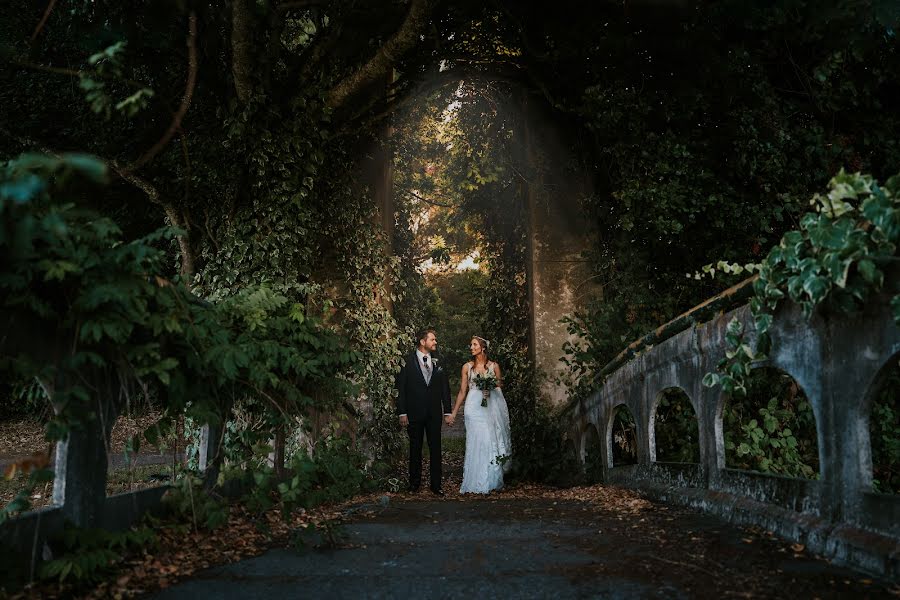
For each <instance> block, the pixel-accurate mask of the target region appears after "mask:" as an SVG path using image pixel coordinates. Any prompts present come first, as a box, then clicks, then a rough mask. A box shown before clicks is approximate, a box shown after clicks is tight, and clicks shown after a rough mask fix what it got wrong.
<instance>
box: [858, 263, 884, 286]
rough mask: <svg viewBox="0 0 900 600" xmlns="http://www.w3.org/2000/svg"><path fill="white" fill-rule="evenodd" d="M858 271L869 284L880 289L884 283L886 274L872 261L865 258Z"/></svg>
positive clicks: (859, 264)
mask: <svg viewBox="0 0 900 600" xmlns="http://www.w3.org/2000/svg"><path fill="white" fill-rule="evenodd" d="M856 269H857V271H859V274H860V275H862V278H863V279H865V280H866V282H867V283H871V284H874V285H875V286H876V287H878V288H880V287H881V285H882V284H883V283H884V273H882V272H881V269H879V268H878V267H877V266H875V263H874V262H872V261H871V260H869V259H866V258H864V259H863V260H861V261H859V263H857V265H856Z"/></svg>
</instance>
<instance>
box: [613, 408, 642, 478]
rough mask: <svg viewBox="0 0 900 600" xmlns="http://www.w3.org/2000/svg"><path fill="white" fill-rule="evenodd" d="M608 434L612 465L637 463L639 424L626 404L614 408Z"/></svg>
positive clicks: (619, 465)
mask: <svg viewBox="0 0 900 600" xmlns="http://www.w3.org/2000/svg"><path fill="white" fill-rule="evenodd" d="M607 436H608V437H607V440H608V444H609V448H610V460H611V462H612V464H611V465H610V466H611V467H621V466H624V465H636V464H637V426H636V423H635V420H634V416H633V415H632V414H631V411H630V410H628V407H627V406H625V405H624V404H619V405H618V406H616V407H615V408H614V409H613V416H612V418H611V419H610V421H609V431H608V433H607Z"/></svg>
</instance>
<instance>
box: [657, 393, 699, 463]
mask: <svg viewBox="0 0 900 600" xmlns="http://www.w3.org/2000/svg"><path fill="white" fill-rule="evenodd" d="M655 419H656V420H655V423H654V437H655V438H656V460H657V461H660V462H685V463H698V462H700V430H699V428H698V426H697V414H696V413H695V412H694V407H693V406H691V401H690V399H689V398H688V397H687V394H685V393H684V390H681V389H679V388H670V389H668V390H665V391H664V392H663V393H662V395H661V396H660V398H659V402H657V404H656V417H655Z"/></svg>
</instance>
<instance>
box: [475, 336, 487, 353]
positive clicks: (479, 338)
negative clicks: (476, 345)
mask: <svg viewBox="0 0 900 600" xmlns="http://www.w3.org/2000/svg"><path fill="white" fill-rule="evenodd" d="M472 338H474V339H476V340H478V341H479V342H481V344H482V345H483V346H484V349H485V350H489V349H490V347H491V343H490V342H489V341H487V340H486V339H484V338H483V337H481V336H480V335H473V336H472Z"/></svg>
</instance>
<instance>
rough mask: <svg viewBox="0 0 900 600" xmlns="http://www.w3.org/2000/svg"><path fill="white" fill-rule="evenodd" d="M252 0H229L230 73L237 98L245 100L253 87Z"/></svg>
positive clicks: (253, 19)
mask: <svg viewBox="0 0 900 600" xmlns="http://www.w3.org/2000/svg"><path fill="white" fill-rule="evenodd" d="M254 21H255V18H254V15H253V0H232V2H231V74H232V76H233V77H234V91H235V93H236V94H237V97H238V100H240V101H241V102H246V101H247V98H249V97H250V92H251V90H252V88H253V85H252V81H253V75H252V73H253V60H252V58H251V57H252V56H253V24H254Z"/></svg>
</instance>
